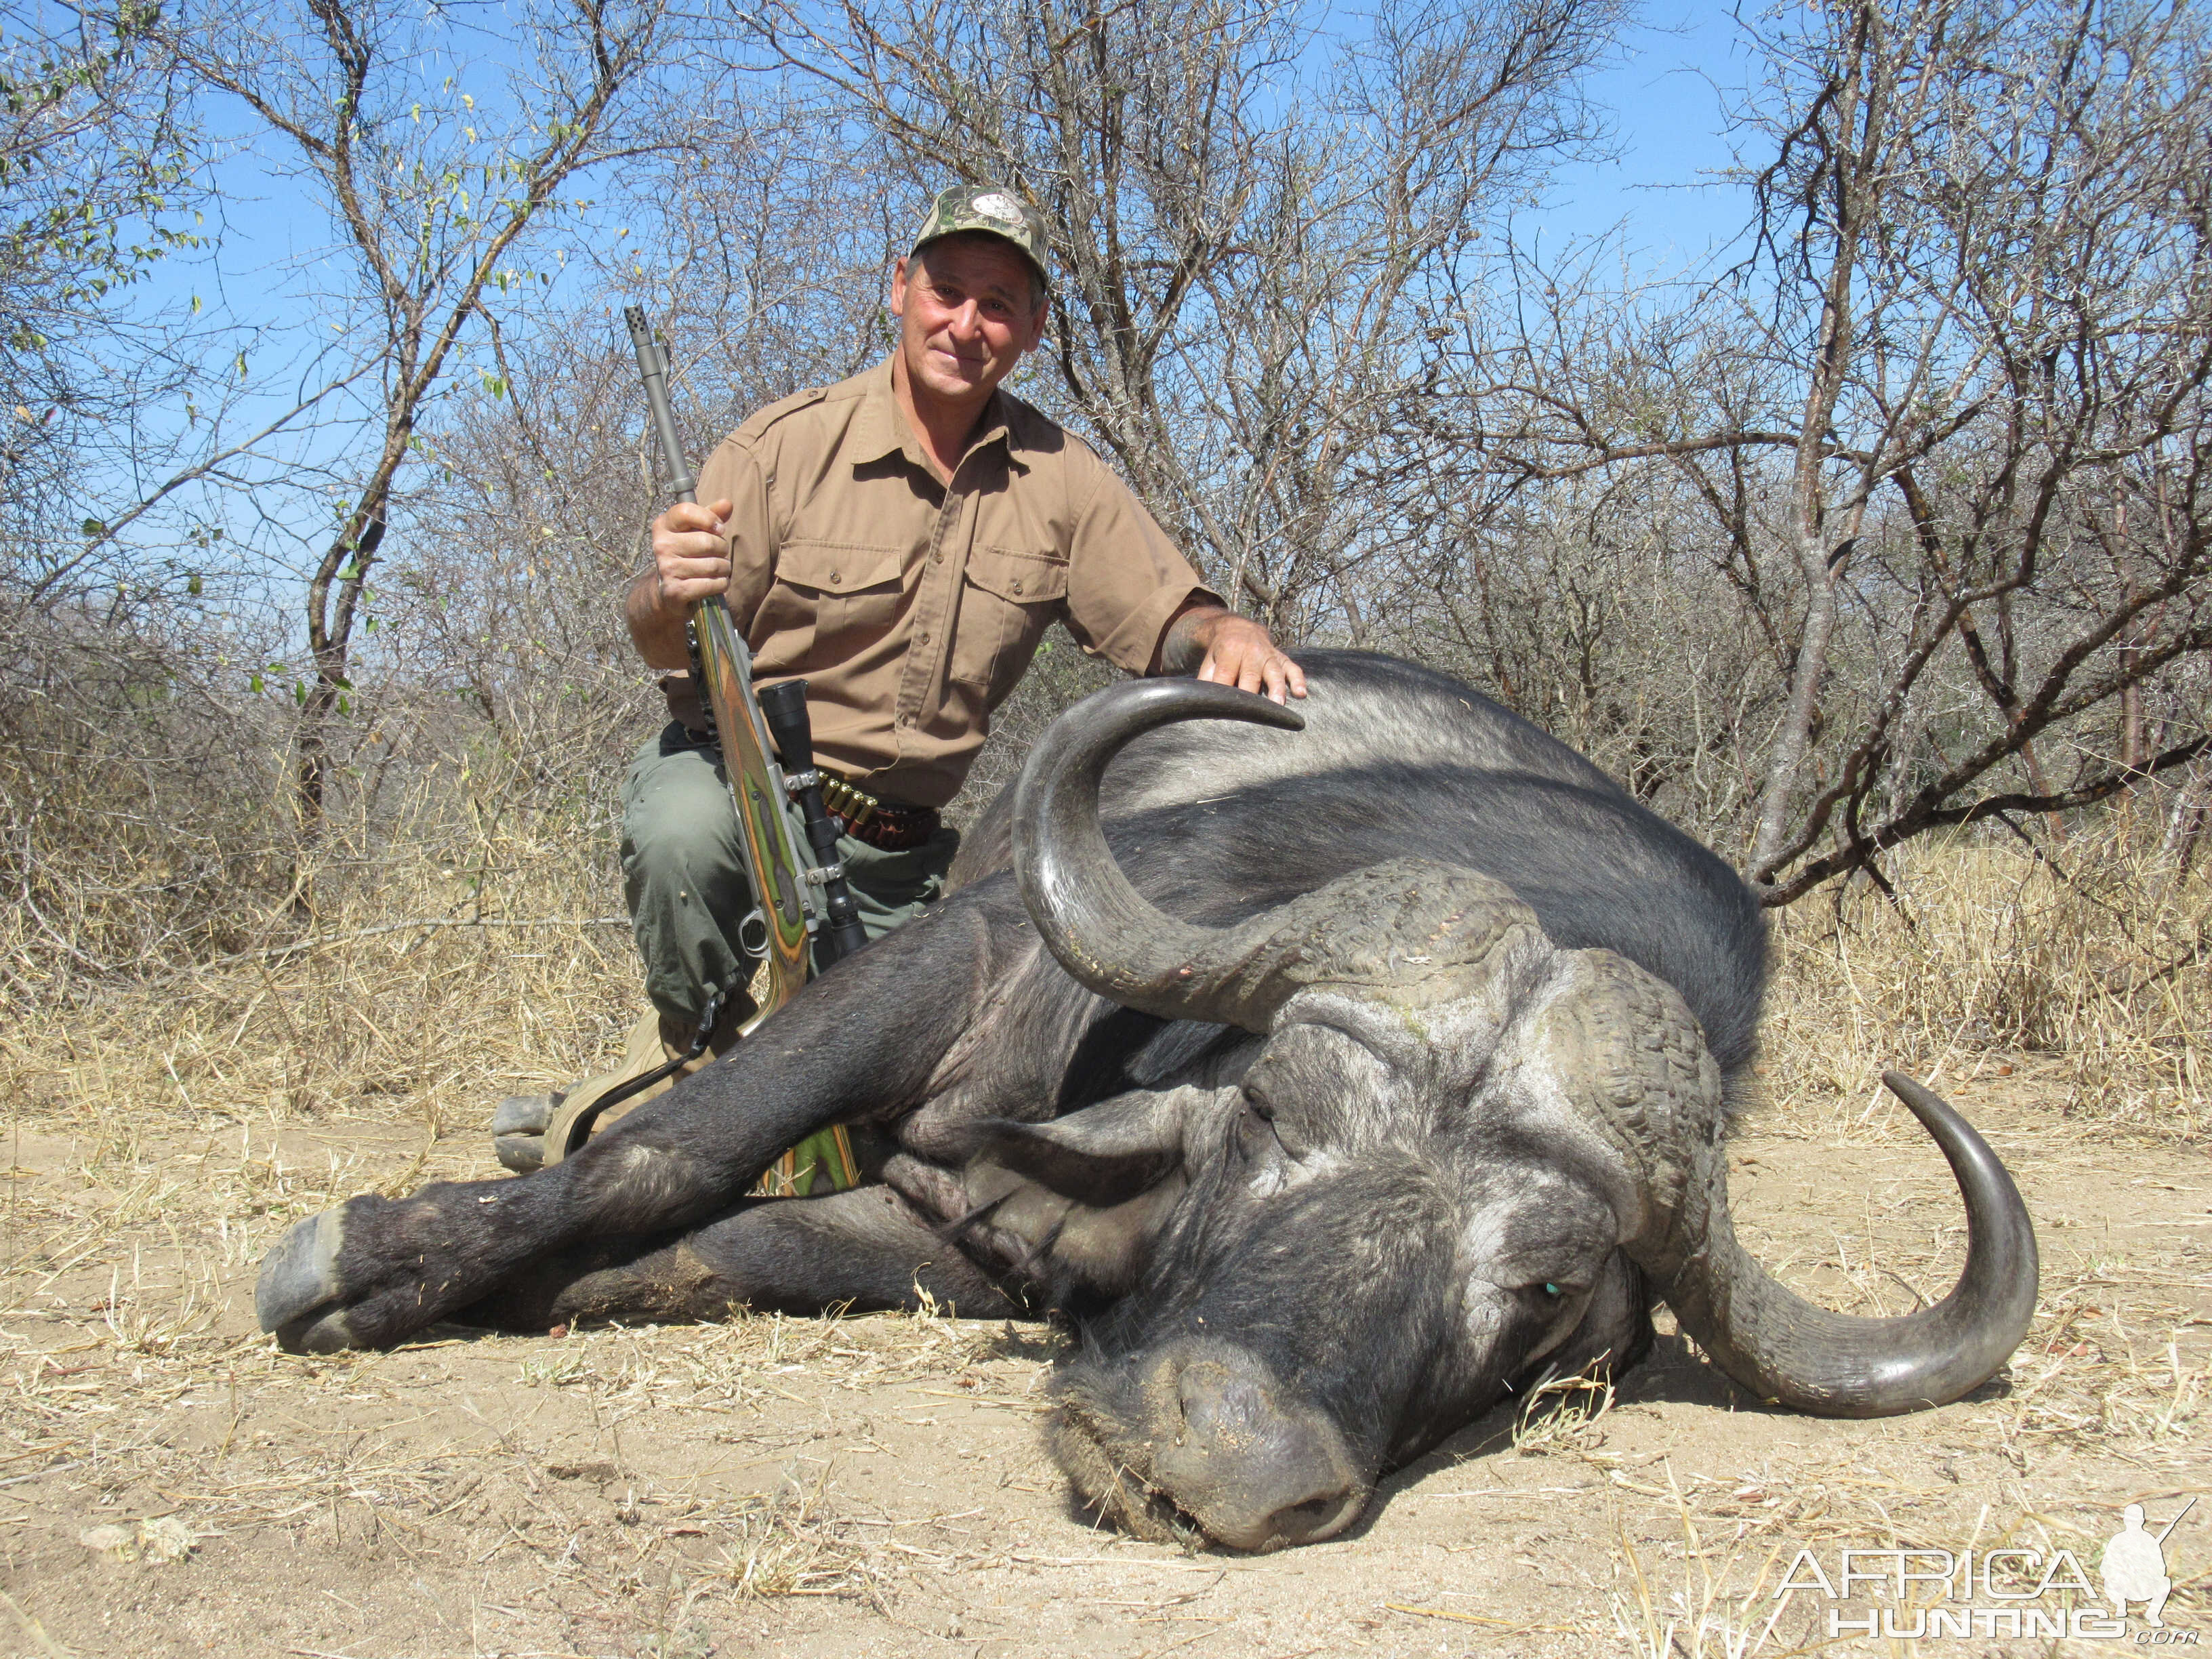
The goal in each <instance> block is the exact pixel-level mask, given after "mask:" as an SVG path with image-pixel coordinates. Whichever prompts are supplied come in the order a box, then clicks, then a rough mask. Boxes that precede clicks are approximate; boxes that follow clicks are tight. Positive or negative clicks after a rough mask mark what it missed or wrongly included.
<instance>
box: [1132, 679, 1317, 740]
mask: <svg viewBox="0 0 2212 1659" xmlns="http://www.w3.org/2000/svg"><path fill="white" fill-rule="evenodd" d="M1142 683H1143V684H1148V685H1157V686H1163V687H1172V688H1173V690H1170V691H1167V692H1165V693H1155V694H1154V695H1155V696H1163V695H1164V696H1168V697H1172V698H1174V699H1175V701H1176V702H1179V703H1182V704H1184V705H1185V706H1186V707H1188V705H1189V704H1190V703H1191V702H1197V703H1200V704H1205V703H1212V705H1214V706H1213V707H1212V708H1202V707H1200V708H1189V714H1188V717H1189V718H1195V719H1199V720H1245V721H1249V723H1250V724H1252V725H1254V726H1276V727H1279V729H1281V730H1283V731H1285V732H1303V731H1304V730H1305V728H1306V717H1305V716H1304V714H1300V713H1298V711H1297V709H1295V708H1291V706H1290V705H1289V704H1288V703H1282V702H1276V701H1275V700H1274V699H1273V697H1269V696H1261V694H1260V693H1259V692H1257V691H1243V690H1238V689H1237V687H1235V686H1233V685H1224V684H1220V683H1219V682H1218V681H1216V680H1196V679H1184V678H1181V677H1180V676H1178V677H1176V678H1164V679H1155V680H1150V681H1146V682H1142Z"/></svg>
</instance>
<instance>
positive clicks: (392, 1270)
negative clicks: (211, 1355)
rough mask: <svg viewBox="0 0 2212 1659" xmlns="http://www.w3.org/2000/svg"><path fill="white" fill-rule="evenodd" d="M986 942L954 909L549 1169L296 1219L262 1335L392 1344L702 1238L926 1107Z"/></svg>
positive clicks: (324, 1344)
mask: <svg viewBox="0 0 2212 1659" xmlns="http://www.w3.org/2000/svg"><path fill="white" fill-rule="evenodd" d="M963 912H969V914H963ZM988 943H989V939H988V933H987V928H986V927H985V924H984V920H983V918H982V917H981V915H977V914H974V913H973V912H972V910H971V908H970V907H968V906H957V905H956V904H955V903H954V902H948V905H947V908H945V909H943V910H939V911H936V912H933V913H932V914H931V915H926V916H924V917H922V918H921V920H920V921H915V922H913V923H911V924H909V925H908V926H907V927H903V928H902V929H900V930H899V931H898V932H897V933H893V934H891V935H890V936H889V937H887V938H885V939H881V940H878V942H877V943H876V944H874V945H871V946H870V947H869V948H868V949H867V950H865V951H860V953H858V954H857V955H855V956H854V957H850V958H849V959H848V960H847V961H845V962H843V963H840V964H839V965H838V966H837V968H836V970H835V971H834V972H833V973H831V974H830V975H828V976H827V977H825V978H823V979H819V980H817V981H813V982H812V983H811V984H810V985H808V986H807V987H805V989H804V990H803V991H801V992H800V993H799V995H798V996H796V997H794V998H793V1000H791V1001H790V1002H789V1003H788V1004H787V1005H786V1006H784V1007H783V1008H781V1009H780V1010H779V1011H778V1012H776V1013H775V1016H774V1017H773V1018H770V1019H769V1020H767V1021H766V1022H764V1023H763V1024H762V1025H761V1027H760V1028H759V1029H758V1030H757V1031H755V1032H754V1033H753V1035H752V1036H750V1037H748V1038H747V1039H746V1040H745V1041H744V1042H743V1043H741V1044H740V1045H739V1046H738V1049H737V1051H736V1052H735V1053H733V1054H731V1055H730V1056H729V1058H727V1059H726V1060H722V1061H720V1062H719V1063H717V1064H715V1065H714V1066H708V1068H707V1069H706V1070H704V1071H702V1072H700V1073H697V1074H696V1075H695V1076H692V1077H690V1078H686V1079H684V1081H683V1082H681V1083H679V1084H678V1085H677V1086H676V1087H675V1088H674V1089H672V1090H671V1091H669V1092H668V1093H667V1094H665V1095H663V1096H662V1097H660V1098H659V1099H658V1100H655V1101H652V1102H650V1103H647V1104H646V1105H644V1106H642V1107H640V1108H639V1109H637V1110H636V1111H635V1112H634V1113H632V1114H631V1115H629V1116H628V1117H626V1118H624V1119H623V1121H621V1122H620V1123H619V1124H617V1125H616V1126H615V1127H614V1128H612V1129H611V1130H609V1131H608V1132H607V1133H605V1134H604V1135H602V1136H599V1138H597V1139H594V1140H593V1141H592V1143H591V1144H590V1145H589V1146H586V1147H585V1148H584V1149H583V1150H582V1151H581V1152H578V1153H576V1154H575V1156H574V1157H573V1158H567V1159H564V1160H563V1161H562V1162H561V1163H559V1164H556V1165H554V1166H553V1167H552V1168H551V1169H550V1170H540V1171H538V1173H537V1174H535V1175H530V1176H520V1177H519V1178H511V1179H501V1180H497V1181H472V1182H438V1183H436V1184H434V1185H432V1186H428V1187H425V1188H422V1191H420V1192H418V1193H416V1194H412V1195H411V1196H410V1197H407V1198H401V1199H386V1198H380V1197H377V1196H374V1194H368V1195H364V1196H362V1197H360V1198H355V1199H349V1200H347V1201H346V1202H345V1203H344V1204H342V1205H340V1206H338V1207H337V1209H335V1210H328V1211H325V1212H324V1213H322V1214H321V1215H319V1216H313V1217H311V1218H308V1219H307V1220H305V1221H302V1222H301V1223H299V1224H298V1225H295V1227H294V1228H293V1229H292V1230H291V1231H290V1232H289V1233H287V1234H286V1235H285V1236H284V1237H283V1239H282V1240H280V1241H279V1242H278V1243H277V1245H276V1249H273V1250H271V1251H270V1253H269V1255H268V1256H267V1257H266V1259H264V1261H263V1262H262V1264H261V1276H260V1279H259V1282H258V1284H257V1285H256V1286H255V1287H254V1295H253V1303H254V1310H255V1312H256V1314H257V1315H258V1316H259V1319H260V1322H261V1328H262V1329H263V1330H264V1331H270V1332H273V1333H275V1334H276V1339H277V1340H278V1341H279V1343H281V1344H282V1345H283V1346H284V1347H286V1348H288V1349H290V1350H292V1351H293V1352H311V1353H323V1352H332V1351H334V1350H337V1349H340V1348H380V1347H388V1346H391V1345H392V1344H393V1343H395V1342H398V1341H401V1340H404V1339H405V1338H406V1337H407V1336H408V1335H410V1334H411V1333H413V1332H416V1331H418V1330H421V1329H422V1328H423V1327H424V1326H426V1325H428V1324H431V1323H433V1322H435V1321H437V1320H440V1319H442V1318H444V1317H445V1316H447V1314H450V1313H452V1312H453V1311H454V1310H457V1309H460V1308H465V1307H466V1306H468V1305H469V1304H471V1303H473V1302H477V1301H480V1300H482V1299H483V1297H485V1296H486V1295H487V1294H489V1292H490V1291H493V1290H494V1289H495V1288H496V1287H497V1286H498V1285H499V1284H500V1283H501V1281H502V1280H503V1279H506V1278H507V1276H508V1275H509V1274H511V1273H514V1272H515V1271H517V1270H518V1269H520V1268H521V1267H525V1266H526V1265H527V1264H528V1263H531V1262H532V1261H538V1260H541V1259H543V1258H544V1257H545V1256H547V1255H550V1254H551V1253H553V1252H556V1251H559V1250H563V1249H568V1248H569V1247H570V1246H572V1245H575V1244H578V1243H583V1242H586V1241H588V1240H592V1239H600V1238H611V1237H625V1236H629V1237H635V1236H637V1235H641V1234H645V1235H650V1234H668V1233H675V1232H680V1231H690V1230H691V1229H694V1228H696V1227H697V1226H699V1225H701V1224H702V1223H703V1222H706V1221H708V1220H709V1219H711V1218H714V1216H716V1215H718V1214H720V1212H724V1211H726V1210H727V1209H728V1208H729V1207H730V1206H732V1204H733V1203H734V1202H735V1201H736V1200H737V1199H738V1196H739V1195H740V1194H743V1193H744V1191H745V1190H746V1189H747V1188H750V1186H751V1185H752V1184H753V1182H755V1181H757V1179H758V1178H759V1176H760V1174H761V1171H762V1170H765V1169H766V1168H767V1167H768V1166H769V1164H770V1163H772V1162H773V1161H774V1160H775V1158H776V1157H777V1155H778V1154H779V1153H781V1152H782V1150H783V1149H784V1148H785V1147H787V1146H793V1145H795V1144H796V1143H797V1142H799V1140H801V1139H804V1138H805V1136H807V1135H810V1134H811V1133H814V1132H815V1131H816V1130H817V1129H820V1128H822V1127H825V1126H826V1125H829V1124H831V1123H836V1122H840V1121H844V1120H846V1119H848V1118H856V1117H860V1116H863V1115H872V1114H875V1113H878V1112H882V1111H884V1110H888V1109H898V1108H900V1107H902V1106H906V1105H911V1104H914V1103H918V1102H919V1101H920V1100H921V1098H922V1097H923V1096H924V1092H925V1091H926V1090H927V1087H928V1085H929V1081H930V1077H931V1074H932V1073H933V1071H934V1069H935V1068H936V1066H937V1064H938V1062H939V1060H940V1059H941V1058H942V1057H943V1056H944V1055H945V1052H946V1051H947V1050H948V1049H949V1048H951V1046H952V1044H953V1042H954V1041H955V1040H956V1039H957V1037H958V1036H959V1035H960V1034H961V1031H962V1030H963V1028H964V1027H965V1025H966V1024H967V1023H968V1020H969V1017H970V1013H971V1009H972V1006H973V1005H974V1002H975V999H974V998H972V997H963V996H960V995H957V994H947V993H948V992H950V991H951V988H952V987H957V986H963V985H972V984H975V983H977V982H978V981H979V977H980V975H981V973H982V972H983V971H984V970H985V969H987V966H988V958H989V950H988ZM919 987H928V988H927V989H926V990H923V989H920V988H919Z"/></svg>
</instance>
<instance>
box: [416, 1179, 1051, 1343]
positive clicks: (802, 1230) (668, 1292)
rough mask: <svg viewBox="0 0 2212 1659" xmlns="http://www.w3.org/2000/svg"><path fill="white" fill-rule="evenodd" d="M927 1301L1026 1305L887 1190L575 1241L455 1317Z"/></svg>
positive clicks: (533, 1324) (508, 1322)
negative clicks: (664, 1230)
mask: <svg viewBox="0 0 2212 1659" xmlns="http://www.w3.org/2000/svg"><path fill="white" fill-rule="evenodd" d="M925 1299H926V1300H927V1303H928V1304H933V1305H935V1306H937V1307H939V1308H943V1309H945V1310H948V1311H951V1312H955V1313H958V1314H962V1315H965V1316H969V1317H971V1318H979V1319H1004V1318H1007V1317H1018V1316H1021V1315H1022V1314H1023V1313H1024V1311H1025V1310H1024V1309H1023V1308H1022V1307H1021V1306H1020V1305H1019V1304H1018V1303H1016V1302H1015V1301H1014V1300H1013V1299H1012V1297H1008V1296H1007V1295H1006V1293H1005V1292H1003V1291H1000V1289H999V1288H998V1287H997V1286H996V1285H993V1284H992V1283H991V1281H990V1280H989V1279H986V1278H985V1277H984V1276H983V1274H982V1273H981V1272H980V1271H979V1270H978V1269H977V1268H976V1267H975V1264H974V1263H973V1262H971V1261H969V1260H968V1258H967V1257H966V1256H964V1255H962V1254H961V1253H960V1252H959V1251H958V1250H957V1249H954V1248H953V1247H952V1246H951V1245H950V1244H947V1243H945V1241H944V1240H943V1239H942V1238H940V1237H938V1235H937V1234H936V1233H935V1232H934V1231H933V1230H932V1229H931V1227H930V1225H929V1224H928V1223H927V1221H925V1220H924V1219H923V1218H921V1216H919V1215H917V1214H916V1213H915V1212H914V1209H913V1208H912V1206H909V1205H908V1203H907V1201H906V1200H904V1199H903V1198H902V1197H900V1196H899V1195H898V1194H896V1193H895V1192H893V1191H892V1190H891V1189H890V1188H888V1187H860V1188H854V1190H853V1191H851V1192H846V1193H837V1194H832V1195H830V1196H829V1197H826V1198H759V1199H748V1200H745V1201H744V1203H743V1204H742V1205H740V1206H738V1209H737V1210H736V1212H733V1213H732V1214H730V1215H727V1216H725V1217H723V1218H721V1219H720V1220H719V1221H714V1222H710V1223H708V1225H706V1226H703V1227H702V1228H700V1229H699V1230H698V1231H696V1232H690V1233H684V1234H680V1235H678V1237H674V1238H653V1239H606V1240H597V1241H592V1242H590V1243H583V1244H578V1245H574V1246H572V1247H571V1248H570V1249H566V1250H560V1251H556V1252H555V1253H554V1254H553V1255H550V1256H548V1257H546V1258H544V1260H542V1261H534V1262H532V1263H531V1264H530V1265H529V1266H528V1267H524V1268H522V1269H521V1270H520V1271H519V1272H517V1273H511V1274H509V1275H508V1276H507V1279H506V1280H505V1281H504V1282H503V1283H501V1285H500V1286H499V1288H498V1289H497V1290H495V1291H493V1292H492V1293H491V1294H490V1295H489V1296H488V1297H484V1298H483V1300H482V1301H481V1302H477V1303H475V1304H471V1306H469V1307H466V1308H463V1309H461V1310H459V1311H458V1312H457V1313H455V1314H454V1316H453V1317H454V1319H455V1320H456V1321H458V1322H459V1323H461V1324H465V1325H487V1326H489V1327H491V1328H494V1329H496V1330H508V1331H543V1330H545V1329H547V1328H550V1327H552V1326H555V1325H571V1324H576V1323H579V1322H595V1321H601V1320H609V1319H626V1320H657V1321H664V1322H671V1321H676V1320H688V1319H701V1320H705V1319H726V1318H727V1317H728V1316H730V1315H731V1314H732V1312H734V1311H736V1310H738V1309H741V1308H750V1309H752V1310H755V1311H756V1312H762V1313H770V1312H773V1313H787V1314H799V1315H813V1314H818V1313H821V1312H823V1310H826V1309H829V1308H848V1309H851V1310H854V1312H859V1313H868V1312H874V1311H877V1310H882V1309H886V1308H902V1309H905V1310H908V1311H912V1310H917V1309H919V1308H921V1307H922V1306H923V1305H924V1304H925Z"/></svg>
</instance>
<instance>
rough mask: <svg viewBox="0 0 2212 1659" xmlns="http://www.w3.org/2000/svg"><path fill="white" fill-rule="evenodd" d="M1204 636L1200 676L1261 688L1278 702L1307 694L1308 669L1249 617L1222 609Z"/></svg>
mask: <svg viewBox="0 0 2212 1659" xmlns="http://www.w3.org/2000/svg"><path fill="white" fill-rule="evenodd" d="M1209 621H1210V623H1211V626H1210V627H1208V628H1207V629H1206V632H1205V633H1204V634H1203V635H1201V636H1200V637H1201V640H1202V641H1203V643H1204V644H1205V647H1206V660H1205V661H1203V662H1201V663H1200V664H1199V665H1198V678H1200V679H1202V680H1211V681H1212V682H1213V683H1214V684H1217V685H1233V686H1235V687H1236V688H1237V690H1240V691H1261V692H1264V693H1266V694H1267V696H1269V697H1272V698H1273V700H1274V701H1275V702H1283V701H1284V700H1285V698H1286V697H1303V696H1305V694H1306V677H1305V671H1304V670H1303V669H1301V668H1300V667H1299V666H1298V665H1297V664H1296V663H1294V662H1292V661H1291V659H1290V658H1289V657H1287V656H1285V654H1284V653H1283V649H1282V647H1280V646H1279V645H1277V644H1276V643H1275V641H1274V636H1273V635H1271V634H1269V633H1268V632H1267V629H1264V628H1262V627H1261V625H1260V624H1259V623H1255V622H1254V621H1252V620H1251V619H1250V618H1249V617H1239V616H1236V615H1234V614H1232V613H1231V612H1229V611H1222V612H1219V613H1218V614H1217V615H1216V616H1214V617H1212V618H1210V619H1209Z"/></svg>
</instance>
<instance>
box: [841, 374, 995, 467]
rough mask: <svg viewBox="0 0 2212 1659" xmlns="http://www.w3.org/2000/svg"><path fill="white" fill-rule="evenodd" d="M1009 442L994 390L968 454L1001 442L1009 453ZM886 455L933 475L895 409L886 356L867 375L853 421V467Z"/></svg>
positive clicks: (919, 448) (913, 434) (919, 445)
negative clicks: (904, 458) (905, 461)
mask: <svg viewBox="0 0 2212 1659" xmlns="http://www.w3.org/2000/svg"><path fill="white" fill-rule="evenodd" d="M1001 442H1003V443H1006V445H1007V447H1008V451H1009V453H1011V452H1012V411H1011V410H1008V408H1007V407H1006V392H1005V389H1004V388H1003V387H1001V388H999V389H997V390H994V392H992V393H991V401H990V402H989V403H987V404H984V405H983V417H982V419H981V420H980V421H978V422H976V425H975V436H974V437H973V438H972V439H970V440H969V444H968V453H969V454H970V455H972V454H974V453H975V452H976V451H977V450H979V449H981V448H982V447H984V446H985V445H987V444H994V443H1001ZM890 454H900V455H903V456H905V457H906V459H907V460H908V462H910V463H911V464H913V465H915V466H917V467H920V468H921V470H922V471H924V472H927V473H929V474H930V476H931V477H935V476H936V473H935V471H934V469H933V468H932V467H931V465H930V464H929V459H928V457H927V456H926V455H924V454H923V453H922V448H921V439H920V438H918V437H916V436H915V433H914V430H913V428H910V427H909V426H908V425H907V422H906V416H904V415H903V414H902V413H901V412H900V410H899V406H898V392H897V391H896V389H895V388H894V387H893V386H892V385H891V360H890V358H889V357H886V358H884V361H883V362H881V363H879V364H878V365H877V367H876V368H875V370H874V372H873V373H872V374H870V375H869V376H868V380H867V390H866V395H865V396H864V397H863V398H861V400H860V413H859V415H858V416H857V417H856V418H855V419H854V422H853V447H852V456H853V464H854V465H855V466H864V465H866V464H867V463H868V462H870V461H879V460H881V459H884V456H886V455H890Z"/></svg>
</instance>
